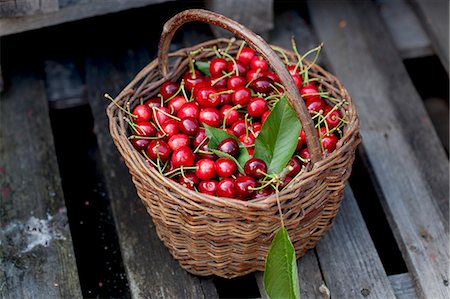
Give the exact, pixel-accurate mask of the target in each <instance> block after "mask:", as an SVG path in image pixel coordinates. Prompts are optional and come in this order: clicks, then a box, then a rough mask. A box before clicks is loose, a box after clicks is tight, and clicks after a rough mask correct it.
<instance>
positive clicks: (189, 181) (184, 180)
mask: <svg viewBox="0 0 450 299" xmlns="http://www.w3.org/2000/svg"><path fill="white" fill-rule="evenodd" d="M178 183H180V184H181V185H183V186H185V187H186V188H188V189H191V190H195V189H194V187H195V186H197V185H198V184H199V183H200V179H199V178H198V177H197V176H196V175H195V173H193V172H185V173H184V176H182V175H180V176H179V177H178Z"/></svg>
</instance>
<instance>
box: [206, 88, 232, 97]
mask: <svg viewBox="0 0 450 299" xmlns="http://www.w3.org/2000/svg"><path fill="white" fill-rule="evenodd" d="M233 92H234V90H232V89H229V90H223V91H219V92H215V93H211V94H209V96H208V97H209V98H212V97H215V96H220V95H221V94H231V93H233Z"/></svg>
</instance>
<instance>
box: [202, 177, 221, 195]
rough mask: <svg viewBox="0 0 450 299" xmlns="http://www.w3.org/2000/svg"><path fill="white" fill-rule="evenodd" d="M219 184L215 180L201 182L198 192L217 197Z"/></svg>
mask: <svg viewBox="0 0 450 299" xmlns="http://www.w3.org/2000/svg"><path fill="white" fill-rule="evenodd" d="M218 184H219V182H218V181H215V180H210V181H201V182H200V183H199V184H198V191H200V192H201V193H204V194H208V195H212V196H215V195H216V190H217V185H218Z"/></svg>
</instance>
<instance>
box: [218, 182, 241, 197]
mask: <svg viewBox="0 0 450 299" xmlns="http://www.w3.org/2000/svg"><path fill="white" fill-rule="evenodd" d="M216 194H217V196H220V197H228V198H234V197H235V196H236V194H235V192H234V179H232V178H226V179H223V180H221V181H220V182H219V184H218V185H217V190H216Z"/></svg>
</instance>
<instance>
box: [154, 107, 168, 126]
mask: <svg viewBox="0 0 450 299" xmlns="http://www.w3.org/2000/svg"><path fill="white" fill-rule="evenodd" d="M167 114H169V115H170V110H169V108H167V107H160V108H153V121H154V122H157V123H158V124H159V125H162V124H163V123H165V122H166V121H168V120H169V119H171V118H170V117H169V116H168V115H167Z"/></svg>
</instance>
